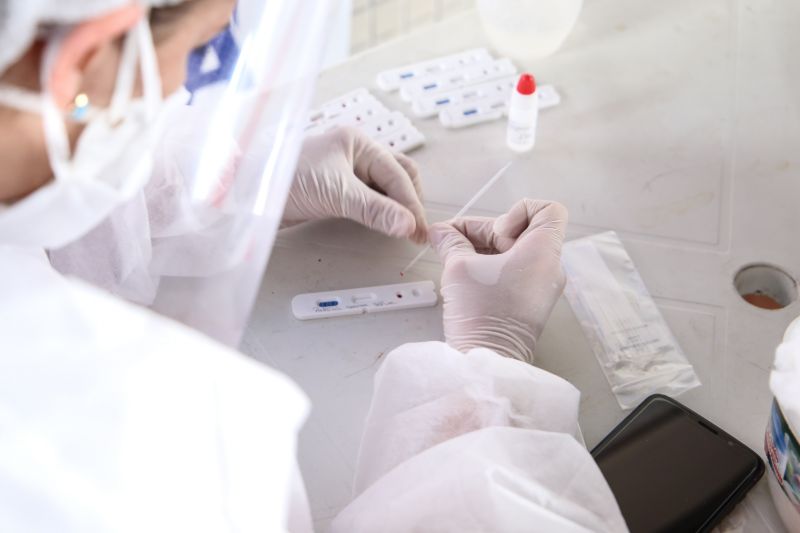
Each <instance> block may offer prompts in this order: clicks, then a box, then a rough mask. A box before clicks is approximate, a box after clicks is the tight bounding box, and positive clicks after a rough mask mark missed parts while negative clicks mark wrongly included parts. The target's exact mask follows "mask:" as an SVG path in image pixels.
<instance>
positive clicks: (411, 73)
mask: <svg viewBox="0 0 800 533" xmlns="http://www.w3.org/2000/svg"><path fill="white" fill-rule="evenodd" d="M413 75H414V73H413V72H405V73H403V74H400V78H401V79H406V78H410V77H412V76H413Z"/></svg>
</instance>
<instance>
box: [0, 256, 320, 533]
mask: <svg viewBox="0 0 800 533" xmlns="http://www.w3.org/2000/svg"><path fill="white" fill-rule="evenodd" d="M5 252H6V250H3V247H0V293H2V294H3V298H1V299H0V317H3V320H0V338H2V339H3V343H4V347H5V349H3V350H0V531H27V532H39V531H42V532H45V531H59V532H73V531H75V532H77V531H80V532H101V531H102V532H106V531H118V532H134V531H148V532H162V531H163V532H175V531H192V532H206V531H208V532H215V533H216V532H220V531H285V530H287V529H288V530H289V531H292V533H295V532H298V533H300V532H306V531H310V528H309V524H310V516H309V514H308V507H307V505H305V499H304V497H303V490H302V486H301V485H300V484H299V483H298V482H299V479H298V476H297V468H296V463H295V457H296V455H295V452H296V439H297V431H298V430H299V427H300V425H301V424H302V423H303V420H304V419H305V416H306V413H307V410H308V402H307V399H306V398H305V396H304V395H303V394H302V392H301V391H300V390H299V389H298V388H297V387H296V386H295V385H294V384H293V383H292V382H291V381H290V380H289V379H288V378H286V377H284V376H282V375H280V374H279V373H277V372H275V371H272V370H270V369H269V368H266V367H264V366H263V365H261V364H258V363H257V362H255V361H253V360H252V359H249V358H247V357H244V356H243V355H241V354H238V353H236V352H234V351H232V350H230V349H227V348H225V347H224V346H221V345H218V344H216V343H214V342H212V341H210V340H209V339H207V338H206V337H204V336H203V335H201V334H199V333H197V332H196V331H193V330H191V329H189V328H186V327H184V326H182V325H180V324H176V323H174V322H172V321H170V320H167V319H165V318H163V317H161V316H158V315H156V314H155V313H152V312H149V311H147V310H146V309H142V308H139V307H137V306H133V305H130V304H127V303H126V302H122V301H119V300H117V299H115V298H111V297H109V296H108V295H106V294H104V293H102V292H100V291H97V290H95V289H93V288H91V287H89V286H86V285H84V284H82V283H78V282H75V281H72V280H67V279H64V278H63V277H62V276H60V275H58V274H57V273H55V272H54V271H53V270H52V268H50V266H49V265H47V264H46V263H44V262H42V261H41V259H40V258H36V257H32V256H27V255H26V254H21V253H15V254H13V255H11V254H9V253H5Z"/></svg>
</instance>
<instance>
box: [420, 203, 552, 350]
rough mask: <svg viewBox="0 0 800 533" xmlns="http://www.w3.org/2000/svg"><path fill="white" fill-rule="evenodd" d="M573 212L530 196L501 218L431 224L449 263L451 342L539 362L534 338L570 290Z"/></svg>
mask: <svg viewBox="0 0 800 533" xmlns="http://www.w3.org/2000/svg"><path fill="white" fill-rule="evenodd" d="M566 224H567V210H566V208H565V207H564V206H562V205H561V204H558V203H555V202H548V201H542V200H530V199H525V200H521V201H520V202H518V203H517V204H516V205H514V207H512V208H511V210H510V211H509V212H508V213H506V214H505V215H502V216H500V217H498V218H496V219H494V218H486V217H466V218H461V219H456V220H451V221H449V222H446V223H439V224H434V225H432V226H431V228H430V237H431V243H432V244H433V246H434V247H435V248H436V250H437V252H438V253H439V256H440V257H441V259H442V262H443V263H444V271H443V273H442V291H441V292H442V298H443V300H444V334H445V339H446V340H447V343H448V344H450V345H451V346H453V347H454V348H456V349H458V350H460V351H462V352H466V351H468V350H470V349H472V348H476V347H486V348H490V349H492V350H494V351H495V352H497V353H499V354H501V355H505V356H507V357H513V358H516V359H521V360H523V361H527V362H529V363H532V362H533V350H534V348H535V346H536V339H537V338H538V337H539V334H540V333H541V331H542V328H544V325H545V322H546V321H547V318H548V317H549V316H550V312H551V311H552V309H553V306H554V305H555V303H556V301H557V300H558V298H559V296H560V295H561V292H562V291H563V289H564V281H565V278H564V273H563V272H562V270H561V259H560V258H561V243H562V241H563V240H564V229H565V227H566Z"/></svg>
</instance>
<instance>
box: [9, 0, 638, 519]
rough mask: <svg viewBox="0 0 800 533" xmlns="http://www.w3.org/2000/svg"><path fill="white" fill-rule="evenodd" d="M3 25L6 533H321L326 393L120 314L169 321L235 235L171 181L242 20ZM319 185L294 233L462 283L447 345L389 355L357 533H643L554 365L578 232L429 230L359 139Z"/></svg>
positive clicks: (15, 20)
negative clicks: (316, 466)
mask: <svg viewBox="0 0 800 533" xmlns="http://www.w3.org/2000/svg"><path fill="white" fill-rule="evenodd" d="M2 1H3V4H2V5H0V35H2V36H3V42H4V48H3V49H2V51H0V136H1V137H0V151H2V160H3V162H4V165H3V168H2V169H0V293H1V294H3V298H2V299H0V319H2V320H0V338H2V339H3V343H4V346H3V350H2V355H0V365H1V366H0V528H2V529H3V530H4V531H5V530H8V531H184V530H191V531H229V530H244V531H292V532H299V531H310V530H311V529H312V528H311V520H310V515H309V511H308V505H307V502H306V499H305V491H304V489H303V486H302V481H301V480H300V477H299V474H298V469H297V465H296V459H295V449H296V443H297V432H298V430H299V428H300V427H301V426H302V423H303V420H304V418H305V416H306V414H307V411H308V408H309V406H308V404H307V403H308V402H307V400H306V398H305V397H304V395H303V394H302V392H301V391H299V390H298V389H297V387H296V386H295V385H294V384H293V383H291V381H290V380H288V379H287V378H286V377H284V376H282V375H280V374H279V373H277V372H275V371H273V370H271V369H269V368H266V367H264V366H263V365H260V364H257V363H255V362H254V361H252V360H250V359H248V358H246V357H244V356H242V355H240V354H238V353H237V352H235V351H233V350H231V349H230V348H228V347H226V346H224V345H222V344H219V343H217V342H215V341H213V340H211V339H209V338H208V337H206V336H205V335H203V334H202V333H200V332H199V331H197V330H195V329H192V328H189V327H186V326H185V325H182V324H180V323H178V322H175V321H173V320H170V319H168V318H165V317H164V316H161V315H159V314H157V313H155V312H153V311H151V310H148V309H146V308H144V307H140V306H137V305H133V304H132V303H130V302H128V301H125V300H124V299H122V298H118V297H115V296H114V295H117V296H123V297H124V298H128V299H130V300H132V301H137V302H141V303H147V301H148V297H153V296H154V295H155V296H154V297H155V301H156V302H157V300H158V298H159V297H162V296H163V294H162V293H161V292H160V290H161V289H160V286H161V285H162V284H164V280H163V279H161V278H167V277H175V278H180V277H181V276H192V275H196V274H197V272H196V271H193V270H192V268H195V269H199V270H203V268H205V267H207V265H198V264H194V263H195V262H194V261H188V260H186V256H187V255H188V256H189V257H192V258H197V259H198V261H199V260H202V259H204V256H203V255H202V253H201V252H202V250H203V244H205V250H206V255H215V254H216V255H219V254H218V253H217V249H214V248H212V249H211V250H209V247H211V246H213V245H214V242H215V241H213V239H209V238H208V236H209V235H212V234H215V233H214V231H216V232H217V233H216V234H226V235H227V234H230V233H231V232H230V231H228V226H231V220H234V221H235V220H236V219H235V217H234V218H232V217H229V216H221V215H219V214H218V213H217V212H212V211H208V212H201V213H200V215H202V216H198V212H196V211H194V212H191V213H187V211H185V210H184V209H183V207H185V205H184V204H183V203H182V202H183V201H184V200H183V198H184V197H183V195H182V194H181V193H180V188H181V187H182V184H181V182H180V181H179V180H176V176H186V175H187V174H186V173H185V172H184V171H182V172H171V171H170V169H174V166H175V165H182V166H183V165H186V161H184V160H181V159H180V158H177V159H169V158H161V156H162V155H163V154H162V153H161V152H163V148H164V146H173V147H175V146H177V147H181V146H185V145H181V143H180V142H175V143H174V144H170V143H169V142H167V141H166V140H165V139H168V138H169V135H170V132H169V128H166V129H165V126H167V125H173V126H174V125H180V124H181V121H179V120H177V119H176V117H177V116H179V115H180V113H181V112H184V111H186V110H185V109H183V107H180V106H177V105H176V104H175V102H174V101H173V96H170V97H167V98H164V96H163V95H172V94H173V91H175V90H176V89H178V87H179V86H180V84H181V81H182V73H183V72H184V70H185V69H184V65H185V62H186V57H188V55H189V53H190V52H191V50H193V49H194V48H196V46H198V45H199V44H202V43H204V42H206V41H208V40H209V39H210V38H211V37H212V36H213V35H214V34H215V33H216V32H217V31H218V30H219V29H220V27H222V26H224V25H225V23H226V21H227V17H228V16H229V14H230V10H231V9H232V6H231V5H230V4H229V3H226V2H218V1H214V0H188V1H186V2H184V3H178V2H162V1H159V0H155V1H151V2H148V3H147V5H142V4H138V3H130V2H129V1H127V0H94V1H91V2H87V1H85V0H84V1H78V0H60V1H58V2H52V1H47V0H2ZM269 4H270V3H267V5H269ZM272 5H275V3H272ZM242 18H243V19H246V17H242ZM197 100H198V102H197V105H198V106H202V105H203V102H202V101H200V100H202V98H198V99H197ZM87 101H90V102H91V105H90V106H89V105H87ZM194 105H195V103H194V102H193V106H194ZM193 106H190V107H193ZM184 107H186V106H184ZM174 113H177V114H178V115H176V114H174ZM167 119H169V120H167ZM165 122H167V123H168V124H165ZM210 124H212V125H213V122H212V123H210ZM193 128H194V129H195V133H196V131H197V124H196V123H194V124H193ZM209 128H210V129H213V128H211V127H210V126H209ZM190 129H191V128H190ZM245 129H246V128H245ZM159 131H163V135H162V134H160V133H159ZM248 131H249V130H248ZM186 134H187V133H186V131H185V130H184V131H181V132H180V133H179V134H178V135H177V138H178V139H184V138H185V137H183V136H184V135H186ZM276 138H279V137H272V138H271V139H273V140H274V139H276ZM238 144H239V143H237V146H234V147H233V149H232V152H233V153H236V154H238V157H239V159H237V161H236V168H240V167H245V168H246V165H247V161H248V159H247V158H248V157H249V156H250V155H251V154H250V152H248V151H247V147H246V146H239V145H238ZM259 147H261V145H259ZM151 156H152V157H151ZM176 161H177V162H176ZM223 163H224V161H223ZM296 167H297V168H296V171H295V172H294V177H295V179H294V180H293V181H292V183H291V184H288V185H287V188H286V190H285V191H284V193H285V194H284V195H283V196H280V195H277V196H278V197H280V198H281V204H283V203H284V202H285V208H284V207H283V205H281V206H280V207H281V209H282V210H279V214H278V215H277V216H276V220H275V225H276V226H277V223H279V222H280V224H281V225H283V226H284V227H285V226H291V225H295V224H299V223H302V222H306V221H310V220H319V219H324V218H330V217H345V218H351V219H353V220H356V221H358V222H361V223H363V224H365V225H367V226H369V227H371V228H373V229H376V230H378V231H382V232H383V233H386V234H387V235H390V236H394V237H404V238H409V239H412V240H414V241H417V242H423V241H424V240H426V239H428V238H429V239H430V241H431V242H432V244H433V245H434V247H435V248H436V250H437V251H438V253H439V255H440V257H441V259H442V262H443V267H444V270H443V275H442V283H441V292H442V296H443V302H444V303H443V306H444V316H443V319H444V332H445V339H446V342H428V343H418V344H407V345H404V346H401V347H399V348H397V349H396V350H394V351H393V352H392V353H391V354H390V355H389V356H387V358H386V360H385V362H384V364H383V366H382V367H381V369H380V370H379V372H378V374H377V376H376V380H375V390H374V396H373V400H372V406H371V408H370V412H369V414H368V417H367V420H366V423H365V432H364V437H363V441H362V446H361V450H360V454H359V464H358V469H357V474H356V480H355V495H354V499H353V501H352V503H351V504H350V505H348V506H347V507H346V508H345V509H344V510H343V511H342V512H341V514H340V515H339V516H338V517H337V518H336V519H335V521H334V523H333V530H334V531H347V532H357V531H531V530H534V531H625V530H626V527H625V523H624V520H623V519H622V516H621V515H620V512H619V509H618V507H617V505H616V502H615V501H614V498H613V495H612V494H611V492H610V489H609V488H608V485H607V484H606V483H605V481H604V480H603V478H602V475H601V474H600V471H599V470H598V468H597V467H596V465H595V464H594V462H593V461H592V459H591V457H590V455H589V454H588V452H587V451H586V450H585V448H583V447H582V445H581V444H579V442H578V440H577V436H578V435H579V429H578V425H577V413H578V399H579V393H578V391H577V390H576V389H575V388H574V387H573V386H572V385H570V384H569V383H567V382H566V381H564V380H563V379H561V378H558V377H557V376H554V375H552V374H549V373H547V372H545V371H543V370H541V369H538V368H536V367H535V366H533V365H532V364H531V363H533V362H534V358H533V354H534V349H535V344H536V339H537V338H538V336H539V334H540V333H541V330H542V328H543V327H544V324H545V322H546V320H547V317H548V316H549V314H550V312H551V310H552V307H553V305H554V304H555V301H556V300H557V298H558V297H559V295H560V293H561V290H562V288H563V276H562V274H561V271H560V264H559V257H560V249H561V242H562V240H563V237H564V229H565V225H566V211H565V209H564V208H563V207H562V206H560V205H559V204H556V203H553V202H542V201H534V200H527V199H526V200H523V201H520V202H518V203H517V204H515V205H514V206H513V207H512V208H511V210H510V211H509V212H508V213H506V214H505V215H503V216H501V217H498V218H497V219H491V218H464V219H459V220H453V221H449V222H447V223H442V224H435V225H433V226H431V227H430V228H428V227H427V225H426V223H425V217H424V211H423V209H422V205H421V201H420V191H421V187H420V178H419V174H418V171H417V169H416V168H415V166H414V164H413V162H411V160H409V159H408V158H406V157H404V156H401V155H395V154H391V153H390V152H388V151H386V150H385V149H383V148H381V147H379V146H377V145H376V144H375V143H373V142H372V141H370V140H369V139H367V138H365V137H364V136H363V135H361V134H359V133H358V132H356V131H354V130H335V131H332V132H329V133H327V134H324V135H321V136H318V137H312V138H309V139H308V140H307V141H306V142H305V143H304V146H303V147H302V150H300V158H299V162H298V163H297V165H296ZM220 168H229V167H226V166H225V165H224V164H221V166H220ZM270 168H272V167H270ZM275 168H277V167H275ZM233 172H234V173H235V171H233ZM276 172H277V171H276ZM226 175H228V174H226ZM220 183H222V184H223V185H226V184H227V183H226V182H224V180H223V181H222V182H215V183H214V185H220ZM214 190H218V189H214ZM231 190H232V191H234V192H236V190H235V189H234V188H231V187H228V188H227V189H225V192H227V191H231ZM176 191H178V192H176ZM272 196H276V195H271V196H270V198H271V197H272ZM215 198H217V199H218V198H219V197H215ZM270 198H267V199H266V200H265V203H264V204H263V205H266V206H267V207H269V206H271V204H270V203H269V202H270V201H271V200H270ZM228 200H229V198H223V199H222V200H221V201H219V202H217V203H212V204H213V205H214V206H217V205H218V206H220V209H219V212H222V213H223V214H225V215H228V214H229V213H230V212H231V211H230V210H227V211H226V209H228V208H229V206H230V204H229V203H226V202H227V201H228ZM266 210H267V211H269V209H266ZM270 212H272V211H270ZM143 214H144V218H142V216H143ZM220 227H222V228H223V229H222V230H220ZM210 228H212V229H213V230H214V231H210ZM233 229H235V230H239V229H241V228H240V227H238V226H236V225H235V224H233ZM234 233H236V234H238V233H239V232H238V231H237V232H234ZM200 235H201V236H202V238H198V236H200ZM249 235H250V234H249ZM264 238H265V239H266V237H264ZM253 242H254V241H246V244H247V245H248V246H246V247H245V249H247V250H249V251H251V252H252V248H251V247H249V246H252V243H253ZM186 243H188V244H186ZM270 244H271V241H270ZM45 252H46V253H45ZM251 255H253V254H252V253H248V254H244V256H246V257H249V256H251ZM176 257H177V258H178V259H179V260H178V261H177V262H175V261H173V260H171V259H174V258H176ZM54 265H55V266H56V267H58V268H59V270H61V272H59V271H57V270H56V269H54V268H53V266H54ZM262 266H263V265H262ZM62 273H66V274H71V275H67V276H65V275H62ZM78 278H82V280H81V279H78ZM86 281H90V282H91V284H89V283H86ZM98 286H99V288H98ZM177 286H178V287H180V284H178V285H177ZM148 291H150V292H148ZM176 294H179V293H178V292H171V293H170V295H171V296H174V295H176Z"/></svg>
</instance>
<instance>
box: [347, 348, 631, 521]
mask: <svg viewBox="0 0 800 533" xmlns="http://www.w3.org/2000/svg"><path fill="white" fill-rule="evenodd" d="M579 398H580V393H579V392H578V390H577V389H575V388H574V387H573V386H572V385H571V384H569V383H568V382H566V381H565V380H563V379H561V378H559V377H557V376H555V375H553V374H550V373H548V372H546V371H544V370H541V369H538V368H536V367H533V366H531V365H528V364H526V363H522V362H520V361H516V360H512V359H507V358H504V357H501V356H499V355H497V354H496V353H494V352H492V351H490V350H486V349H477V350H472V351H471V352H469V353H468V354H466V355H465V354H462V353H460V352H458V351H456V350H454V349H452V348H450V347H449V346H447V345H446V344H444V343H440V342H430V343H420V344H407V345H404V346H401V347H400V348H398V349H397V350H395V351H394V352H392V353H391V354H390V355H389V356H388V357H387V360H386V362H385V363H384V365H383V366H382V367H381V369H380V370H379V372H378V374H377V375H376V378H375V391H374V396H373V401H372V406H371V408H370V411H369V414H368V416H367V421H366V429H365V433H364V438H363V441H362V445H361V451H360V454H359V461H358V467H357V472H356V482H355V492H356V498H355V500H354V501H353V502H352V503H351V504H350V505H349V506H348V507H347V508H346V509H344V511H342V513H341V514H340V515H339V516H338V517H337V518H336V520H335V521H334V523H333V531H334V532H344V531H348V532H359V531H384V532H392V531H397V532H400V531H413V530H418V529H419V528H421V527H423V526H424V528H425V531H548V532H551V531H552V532H556V531H627V528H626V526H625V522H624V519H623V518H622V515H621V513H620V511H619V508H618V506H617V503H616V501H615V499H614V497H613V495H612V493H611V490H610V489H609V487H608V484H607V483H606V481H605V479H604V478H603V476H602V474H601V473H600V470H599V469H598V468H597V465H596V464H595V462H594V460H593V459H592V457H591V456H590V455H589V453H588V452H587V450H586V449H585V448H584V447H583V446H581V444H579V442H578V441H577V440H576V437H575V436H576V435H577V434H578V424H577V418H578V402H579Z"/></svg>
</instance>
